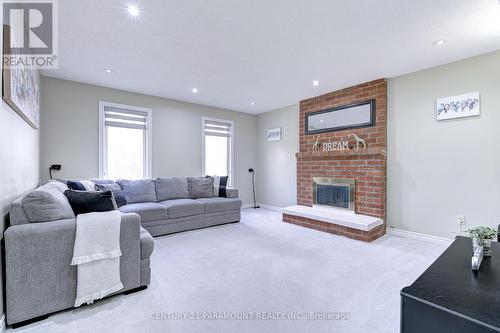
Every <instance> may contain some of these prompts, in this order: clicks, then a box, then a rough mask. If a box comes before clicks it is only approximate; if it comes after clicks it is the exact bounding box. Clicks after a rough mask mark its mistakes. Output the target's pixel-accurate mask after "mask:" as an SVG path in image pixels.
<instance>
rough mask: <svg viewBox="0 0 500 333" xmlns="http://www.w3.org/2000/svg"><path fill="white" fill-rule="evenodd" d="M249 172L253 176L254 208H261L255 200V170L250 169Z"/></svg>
mask: <svg viewBox="0 0 500 333" xmlns="http://www.w3.org/2000/svg"><path fill="white" fill-rule="evenodd" d="M248 172H250V173H251V174H252V189H253V208H260V206H257V201H256V200H255V170H254V169H253V168H250V169H248Z"/></svg>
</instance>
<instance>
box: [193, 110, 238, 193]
mask: <svg viewBox="0 0 500 333" xmlns="http://www.w3.org/2000/svg"><path fill="white" fill-rule="evenodd" d="M207 120H209V121H217V122H221V123H228V124H231V130H230V131H229V135H230V136H231V140H230V142H231V147H229V154H230V155H231V156H229V176H230V177H229V183H228V185H229V186H235V185H236V173H235V165H234V146H235V142H236V139H235V137H234V121H233V120H228V119H221V118H212V117H206V116H203V117H202V118H201V174H202V175H203V176H205V175H206V172H205V121H207ZM221 176H222V175H221Z"/></svg>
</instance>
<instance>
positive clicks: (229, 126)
mask: <svg viewBox="0 0 500 333" xmlns="http://www.w3.org/2000/svg"><path fill="white" fill-rule="evenodd" d="M233 127H234V123H233V122H232V121H230V120H222V119H213V118H206V117H204V118H203V157H202V159H203V166H202V172H203V174H205V175H211V176H229V179H228V183H229V184H231V185H233V184H234V179H233V165H234V162H233V161H234V160H233V155H234V154H233V134H234V128H233Z"/></svg>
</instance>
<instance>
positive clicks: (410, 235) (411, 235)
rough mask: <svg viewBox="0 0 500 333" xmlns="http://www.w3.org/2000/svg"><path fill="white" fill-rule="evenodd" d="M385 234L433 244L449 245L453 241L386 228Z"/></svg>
mask: <svg viewBox="0 0 500 333" xmlns="http://www.w3.org/2000/svg"><path fill="white" fill-rule="evenodd" d="M386 231H387V233H388V234H391V235H394V236H400V237H405V238H412V239H418V240H424V241H428V242H429V241H430V242H434V243H445V244H451V243H452V242H453V239H448V238H444V237H438V236H432V235H428V234H421V233H418V232H413V231H408V230H402V229H397V228H387V230H386Z"/></svg>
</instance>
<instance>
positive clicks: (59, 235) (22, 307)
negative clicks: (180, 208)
mask: <svg viewBox="0 0 500 333" xmlns="http://www.w3.org/2000/svg"><path fill="white" fill-rule="evenodd" d="M139 228H140V217H139V215H137V214H123V215H122V220H121V229H120V246H121V251H122V257H121V258H120V274H121V279H122V283H123V285H124V289H123V290H128V289H133V288H137V287H138V286H139V285H140V243H139ZM75 232H76V220H75V219H67V220H58V221H51V222H41V223H27V224H22V225H15V226H11V227H9V228H8V229H7V230H6V231H5V234H4V239H5V280H6V281H5V285H6V320H7V323H8V324H9V325H10V324H13V323H18V322H21V321H25V320H29V319H32V318H35V317H39V316H42V315H45V314H48V313H52V312H56V311H60V310H64V309H67V308H71V307H73V305H74V302H75V297H76V281H77V268H76V266H71V260H72V258H73V247H74V244H75Z"/></svg>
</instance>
